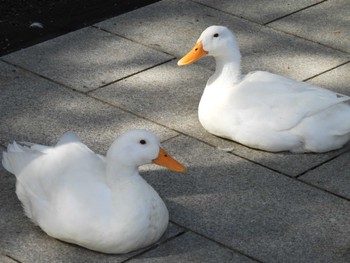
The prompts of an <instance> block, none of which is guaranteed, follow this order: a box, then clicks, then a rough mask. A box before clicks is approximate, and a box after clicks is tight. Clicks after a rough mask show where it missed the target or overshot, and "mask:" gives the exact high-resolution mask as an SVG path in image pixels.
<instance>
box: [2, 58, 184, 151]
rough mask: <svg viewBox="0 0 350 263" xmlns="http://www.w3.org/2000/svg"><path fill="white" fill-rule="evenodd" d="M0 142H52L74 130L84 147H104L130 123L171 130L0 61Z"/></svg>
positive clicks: (165, 134) (165, 133) (166, 133)
mask: <svg viewBox="0 0 350 263" xmlns="http://www.w3.org/2000/svg"><path fill="white" fill-rule="evenodd" d="M0 79H1V85H2V88H1V93H0V112H1V114H0V123H1V125H0V143H2V144H3V145H6V144H7V143H8V142H11V141H13V140H17V141H30V142H36V143H41V144H54V143H56V142H57V140H58V138H59V137H61V136H62V135H63V134H64V133H65V132H67V131H72V132H75V133H76V134H77V135H78V136H79V137H80V138H81V139H82V140H83V141H84V143H86V144H87V145H88V146H89V147H91V148H92V149H93V150H96V151H98V152H100V153H105V152H106V150H107V149H108V147H109V145H110V144H111V143H112V142H113V141H114V139H115V138H116V137H117V136H118V135H120V134H121V133H122V132H125V131H126V130H128V129H132V128H142V129H148V130H151V131H153V132H155V133H156V134H157V135H158V136H159V137H160V138H161V140H165V139H168V138H171V137H173V136H175V135H176V134H177V133H176V132H174V131H171V130H169V129H166V128H164V127H161V126H159V125H156V124H154V123H152V122H149V121H146V120H144V119H143V118H138V117H136V116H134V115H132V114H130V113H127V112H124V111H122V110H120V109H117V108H114V107H112V106H110V105H107V104H106V103H103V102H100V101H97V100H95V99H93V98H90V97H88V96H85V95H83V94H80V93H78V92H75V91H72V90H70V89H68V88H63V87H61V86H59V85H57V84H55V83H52V82H50V81H47V80H45V79H43V78H40V77H37V76H35V75H33V74H31V73H29V72H26V71H23V70H21V69H18V68H15V67H13V66H11V65H8V64H6V63H4V62H0Z"/></svg>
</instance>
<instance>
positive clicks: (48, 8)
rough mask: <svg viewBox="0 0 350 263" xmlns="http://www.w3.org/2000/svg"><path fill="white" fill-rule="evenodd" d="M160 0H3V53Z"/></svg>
mask: <svg viewBox="0 0 350 263" xmlns="http://www.w3.org/2000/svg"><path fill="white" fill-rule="evenodd" d="M157 1H159V0H129V1H125V0H124V1H123V0H114V1H112V0H51V1H49V0H0V56H2V55H4V54H8V53H10V52H13V51H16V50H18V49H21V48H24V47H28V46H31V45H34V44H36V43H39V42H42V41H45V40H47V39H50V38H53V37H56V36H59V35H62V34H66V33H68V32H71V31H74V30H76V29H79V28H82V27H85V26H88V25H91V24H94V23H96V22H99V21H102V20H105V19H107V18H109V17H113V16H116V15H119V14H122V13H126V12H128V11H131V10H134V9H137V8H139V7H142V6H145V5H148V4H151V3H154V2H157ZM33 23H35V24H33ZM39 23H40V24H39ZM31 25H32V26H31ZM40 25H42V26H43V27H42V28H41V27H40Z"/></svg>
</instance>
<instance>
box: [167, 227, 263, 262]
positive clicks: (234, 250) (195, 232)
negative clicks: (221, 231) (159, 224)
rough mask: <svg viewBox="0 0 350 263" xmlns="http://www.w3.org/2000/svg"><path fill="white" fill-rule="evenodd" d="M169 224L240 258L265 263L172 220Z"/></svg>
mask: <svg viewBox="0 0 350 263" xmlns="http://www.w3.org/2000/svg"><path fill="white" fill-rule="evenodd" d="M170 222H171V223H173V224H174V225H177V226H179V227H181V228H183V229H185V230H186V231H187V232H192V233H194V234H196V235H198V236H200V237H202V238H205V239H207V240H210V241H211V242H214V243H216V244H217V245H219V246H221V247H224V248H226V249H228V250H231V251H233V252H235V253H237V254H240V255H242V256H245V257H247V258H249V259H251V260H254V261H256V262H258V263H265V262H263V261H261V260H259V259H257V258H255V257H253V256H250V255H248V254H246V253H244V252H242V251H240V250H238V249H236V248H233V247H230V246H228V245H226V244H224V243H221V242H219V241H217V240H215V239H212V238H210V237H207V236H205V235H203V234H201V233H199V232H197V231H195V230H192V229H190V228H188V227H186V226H183V225H181V224H179V223H176V222H174V221H172V220H170Z"/></svg>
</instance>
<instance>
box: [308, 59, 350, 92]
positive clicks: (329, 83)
mask: <svg viewBox="0 0 350 263" xmlns="http://www.w3.org/2000/svg"><path fill="white" fill-rule="evenodd" d="M349 72H350V62H349V63H347V64H345V65H343V66H340V67H337V68H335V69H333V70H331V71H328V72H326V73H323V74H321V75H320V76H317V77H315V78H312V79H310V80H308V82H309V83H311V84H313V85H318V86H322V87H326V88H328V89H331V90H334V91H336V92H339V93H342V94H346V95H348V96H350V74H349Z"/></svg>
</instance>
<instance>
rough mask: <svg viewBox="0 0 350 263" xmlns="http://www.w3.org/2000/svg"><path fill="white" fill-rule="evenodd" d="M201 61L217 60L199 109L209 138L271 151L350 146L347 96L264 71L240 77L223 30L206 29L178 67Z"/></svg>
mask: <svg viewBox="0 0 350 263" xmlns="http://www.w3.org/2000/svg"><path fill="white" fill-rule="evenodd" d="M204 56H213V57H214V58H215V61H216V70H215V73H214V74H213V75H212V76H211V77H210V78H209V80H208V82H207V85H206V87H205V90H204V92H203V95H202V98H201V101H200V103H199V107H198V116H199V121H200V122H201V124H202V126H203V127H204V128H205V129H206V130H207V131H209V132H210V133H212V134H214V135H217V136H220V137H224V138H228V139H231V140H234V141H237V142H239V143H242V144H245V145H247V146H249V147H252V148H256V149H261V150H266V151H271V152H279V151H291V152H296V153H300V152H326V151H330V150H335V149H338V148H340V147H342V146H343V145H344V144H346V143H347V142H348V141H349V139H350V106H349V105H348V103H349V100H350V97H348V96H346V95H342V94H339V93H335V92H332V91H330V90H327V89H323V88H320V87H316V86H313V85H310V84H308V83H305V82H300V81H296V80H292V79H289V78H287V77H284V76H280V75H276V74H272V73H269V72H265V71H255V72H251V73H249V74H247V75H245V76H243V75H241V66H240V63H241V55H240V51H239V48H238V44H237V41H236V38H235V36H234V34H233V33H232V32H231V31H230V30H229V29H228V28H226V27H224V26H210V27H208V28H207V29H205V30H204V31H203V32H202V34H201V35H200V37H199V39H198V40H197V43H196V45H195V46H194V48H193V49H192V50H191V51H190V52H189V53H188V54H187V55H185V56H184V57H183V58H182V59H181V60H179V61H178V65H179V66H182V65H188V64H191V63H193V62H195V61H196V60H198V59H200V58H201V57H204Z"/></svg>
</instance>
